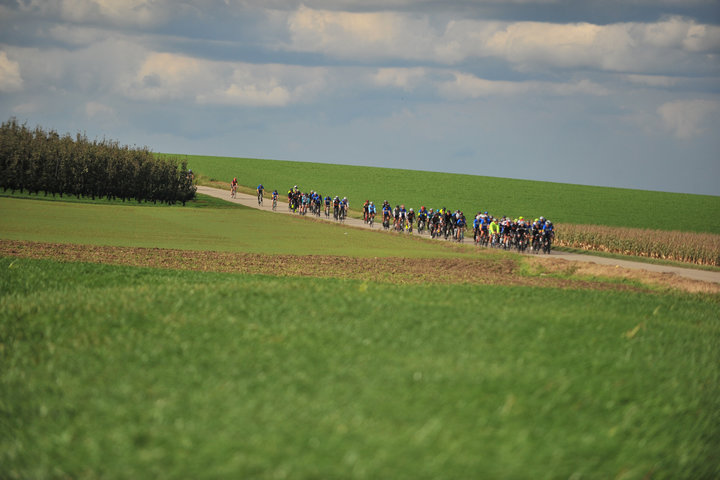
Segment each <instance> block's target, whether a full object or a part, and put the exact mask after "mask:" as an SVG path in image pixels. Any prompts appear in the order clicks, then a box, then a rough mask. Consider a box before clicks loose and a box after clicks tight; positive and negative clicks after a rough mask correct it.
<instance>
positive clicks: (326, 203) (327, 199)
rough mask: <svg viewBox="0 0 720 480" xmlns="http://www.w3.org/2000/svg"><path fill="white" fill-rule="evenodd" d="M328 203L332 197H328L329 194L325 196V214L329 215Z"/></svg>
mask: <svg viewBox="0 0 720 480" xmlns="http://www.w3.org/2000/svg"><path fill="white" fill-rule="evenodd" d="M330 203H332V198H330V195H328V196H327V197H325V216H326V217H330Z"/></svg>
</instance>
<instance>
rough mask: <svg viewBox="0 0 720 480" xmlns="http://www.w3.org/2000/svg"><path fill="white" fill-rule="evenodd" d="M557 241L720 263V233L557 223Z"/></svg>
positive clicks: (704, 262) (653, 255)
mask: <svg viewBox="0 0 720 480" xmlns="http://www.w3.org/2000/svg"><path fill="white" fill-rule="evenodd" d="M555 243H556V244H557V245H558V246H561V247H571V248H581V249H584V250H593V251H598V252H608V253H620V254H623V255H635V256H638V257H647V258H658V259H664V260H673V261H679V262H685V263H693V264H697V265H714V266H719V265H720V235H715V234H712V233H694V232H679V231H662V230H649V229H641V228H625V227H607V226H600V225H572V224H562V225H558V228H557V235H556V238H555Z"/></svg>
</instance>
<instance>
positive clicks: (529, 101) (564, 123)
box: [0, 0, 720, 195]
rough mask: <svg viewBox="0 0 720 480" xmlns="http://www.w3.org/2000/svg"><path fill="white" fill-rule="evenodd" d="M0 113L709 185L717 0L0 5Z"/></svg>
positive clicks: (209, 138)
mask: <svg viewBox="0 0 720 480" xmlns="http://www.w3.org/2000/svg"><path fill="white" fill-rule="evenodd" d="M0 117H2V121H5V120H7V119H9V118H10V117H16V118H17V119H18V120H20V121H23V122H27V123H28V124H29V125H30V126H35V125H41V126H42V127H44V128H46V129H55V130H57V131H58V132H60V133H71V134H74V133H77V132H85V133H86V134H87V135H88V136H89V137H90V138H99V139H102V138H109V139H113V140H117V141H119V142H120V143H122V144H129V145H138V146H142V145H145V146H148V147H150V148H151V149H152V150H154V151H158V152H169V153H186V154H206V155H227V156H238V157H241V156H247V157H258V158H271V159H283V160H297V161H315V162H326V163H341V164H352V165H370V166H383V167H394V168H411V169H420V170H431V171H443V172H457V173H469V174H477V175H490V176H498V177H511V178H527V179H534V180H547V181H556V182H568V183H579V184H588V185H605V186H616V187H628V188H641V189H648V190H662V191H675V192H687V193H701V194H710V195H720V2H719V1H718V0H586V1H582V2H579V1H571V0H511V1H502V0H442V1H440V0H415V1H410V0H334V1H330V0H305V1H302V2H300V1H284V0H265V1H255V0H198V1H174V0H17V1H12V0H0Z"/></svg>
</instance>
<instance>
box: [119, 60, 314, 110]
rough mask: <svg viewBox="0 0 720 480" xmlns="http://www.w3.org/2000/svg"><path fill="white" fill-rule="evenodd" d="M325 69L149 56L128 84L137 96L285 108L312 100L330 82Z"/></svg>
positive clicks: (128, 89) (131, 94)
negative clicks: (326, 79)
mask: <svg viewBox="0 0 720 480" xmlns="http://www.w3.org/2000/svg"><path fill="white" fill-rule="evenodd" d="M325 74H326V71H325V69H324V68H312V67H298V66H289V65H277V64H270V65H255V64H249V63H243V62H226V61H212V60H206V59H200V58H194V57H188V56H185V55H177V54H172V53H158V52H152V53H150V54H148V55H147V56H146V58H145V60H144V61H143V63H142V65H141V66H140V67H139V68H138V69H137V71H136V73H135V74H134V75H132V76H131V77H130V79H129V81H127V82H126V83H125V85H124V87H123V92H124V93H125V94H126V95H127V96H129V97H131V98H135V99H141V100H148V101H163V102H164V101H189V102H197V103H198V104H202V105H207V104H212V105H228V106H252V107H279V106H285V105H289V104H291V103H298V102H304V101H308V100H310V99H312V98H314V97H315V95H317V94H318V92H320V91H321V90H322V89H323V87H324V85H325Z"/></svg>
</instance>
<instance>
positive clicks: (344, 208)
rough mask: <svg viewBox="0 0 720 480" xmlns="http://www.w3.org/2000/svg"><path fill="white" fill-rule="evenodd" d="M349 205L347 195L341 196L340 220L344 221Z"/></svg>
mask: <svg viewBox="0 0 720 480" xmlns="http://www.w3.org/2000/svg"><path fill="white" fill-rule="evenodd" d="M349 207H350V204H349V203H348V199H347V197H343V199H342V201H341V202H340V220H342V221H345V217H346V216H347V213H348V209H349Z"/></svg>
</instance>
